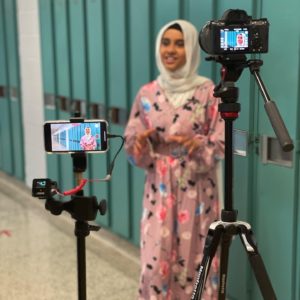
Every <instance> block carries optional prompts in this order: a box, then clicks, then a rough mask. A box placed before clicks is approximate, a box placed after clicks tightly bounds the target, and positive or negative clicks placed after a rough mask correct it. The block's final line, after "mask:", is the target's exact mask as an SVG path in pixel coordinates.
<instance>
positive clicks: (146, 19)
mask: <svg viewBox="0 0 300 300" xmlns="http://www.w3.org/2000/svg"><path fill="white" fill-rule="evenodd" d="M150 9H151V8H150V4H149V1H147V0H143V1H141V0H134V1H131V3H130V7H129V11H128V18H129V20H130V21H129V37H128V40H129V51H130V53H129V65H128V69H129V71H130V85H129V87H130V90H129V93H128V94H129V101H130V104H129V105H130V106H131V105H132V103H133V101H134V99H135V96H136V94H137V92H138V90H139V88H140V87H141V86H142V85H143V84H145V83H147V82H149V81H151V80H152V79H153V78H151V74H152V72H153V65H154V63H153V61H152V59H153V57H152V54H153V53H152V52H153V44H152V43H151V40H152V32H151V30H152V28H151V27H150V25H151V15H150V14H149V11H150ZM135 28H139V30H135ZM129 177H130V179H131V180H130V194H129V197H130V199H129V200H130V202H131V212H130V215H131V232H132V240H133V242H134V243H135V244H139V236H140V218H141V211H142V199H143V189H144V171H143V170H142V169H139V168H135V167H132V166H130V173H129Z"/></svg>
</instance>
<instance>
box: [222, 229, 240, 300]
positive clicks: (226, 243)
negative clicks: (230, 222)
mask: <svg viewBox="0 0 300 300" xmlns="http://www.w3.org/2000/svg"><path fill="white" fill-rule="evenodd" d="M235 234H236V229H235V227H234V226H226V227H225V233H224V234H223V236H222V242H221V256H220V286H219V298H218V299H219V300H225V299H226V283H227V271H228V256H229V247H230V245H231V241H232V236H233V235H235Z"/></svg>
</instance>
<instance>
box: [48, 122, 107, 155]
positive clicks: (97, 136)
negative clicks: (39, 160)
mask: <svg viewBox="0 0 300 300" xmlns="http://www.w3.org/2000/svg"><path fill="white" fill-rule="evenodd" d="M50 132H51V144H52V151H54V152H67V151H70V152H72V151H74V152H76V151H101V150H103V149H101V144H102V143H101V123H100V122H96V123H65V124H62V123H52V124H50Z"/></svg>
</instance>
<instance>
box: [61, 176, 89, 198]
mask: <svg viewBox="0 0 300 300" xmlns="http://www.w3.org/2000/svg"><path fill="white" fill-rule="evenodd" d="M87 182H88V180H87V179H81V180H80V184H79V185H77V186H76V187H75V188H74V189H72V190H69V191H65V192H63V194H64V196H69V195H73V194H76V193H77V192H79V191H81V190H82V189H83V187H84V186H85V185H86V183H87Z"/></svg>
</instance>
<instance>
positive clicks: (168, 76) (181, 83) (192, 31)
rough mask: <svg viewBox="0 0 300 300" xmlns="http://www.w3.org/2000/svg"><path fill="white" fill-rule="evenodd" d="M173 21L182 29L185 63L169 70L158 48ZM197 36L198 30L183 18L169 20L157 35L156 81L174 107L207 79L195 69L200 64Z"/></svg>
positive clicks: (181, 102)
mask: <svg viewBox="0 0 300 300" xmlns="http://www.w3.org/2000/svg"><path fill="white" fill-rule="evenodd" d="M175 23H177V24H178V25H179V26H180V27H181V29H182V33H183V38H184V46H185V53H186V63H185V65H184V66H183V67H181V68H180V69H178V70H176V71H174V72H170V71H168V70H167V69H166V68H165V67H164V65H163V63H162V61H161V58H160V51H159V49H160V43H161V39H162V36H163V34H164V33H165V31H166V30H167V29H168V28H169V27H170V26H171V25H174V24H175ZM197 38H198V32H197V30H196V28H195V27H194V26H193V25H192V24H191V23H189V22H187V21H184V20H175V21H172V22H169V23H168V24H166V25H165V26H164V27H163V28H162V29H161V30H160V31H159V33H158V35H157V39H156V51H155V55H156V64H157V67H158V69H159V71H160V75H159V76H158V77H157V81H158V83H159V85H160V86H161V87H162V89H163V90H164V92H165V94H166V96H167V98H168V100H169V101H170V102H171V103H172V104H173V105H174V106H175V107H178V106H180V105H182V104H183V103H184V102H185V101H186V100H187V99H189V98H191V97H192V96H193V94H194V92H195V89H196V87H197V86H199V85H201V84H202V83H204V82H205V81H207V80H208V78H206V77H203V76H199V75H198V74H197V69H198V67H199V64H200V47H199V46H198V39H197Z"/></svg>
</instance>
